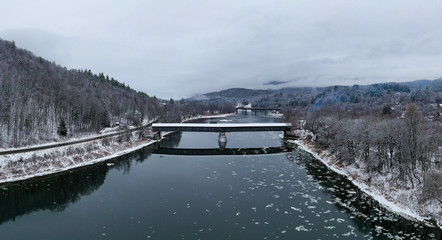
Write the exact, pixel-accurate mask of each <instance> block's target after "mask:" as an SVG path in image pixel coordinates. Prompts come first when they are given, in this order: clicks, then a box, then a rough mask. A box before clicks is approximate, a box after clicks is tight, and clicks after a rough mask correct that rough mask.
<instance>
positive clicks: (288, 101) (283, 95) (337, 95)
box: [199, 78, 442, 107]
mask: <svg viewBox="0 0 442 240" xmlns="http://www.w3.org/2000/svg"><path fill="white" fill-rule="evenodd" d="M394 92H396V93H404V94H405V93H406V94H405V95H410V96H409V97H410V98H413V99H420V100H423V99H422V97H425V96H422V95H426V96H428V95H431V97H430V98H433V99H427V100H425V101H429V102H440V101H441V96H440V95H441V92H442V78H438V79H435V80H416V81H411V82H388V83H377V84H370V85H353V86H341V85H335V86H329V87H299V88H296V87H295V88H281V89H276V90H263V89H257V90H254V89H246V88H230V89H226V90H222V91H219V92H210V93H206V94H203V95H200V96H199V98H200V99H204V101H208V102H213V103H216V102H233V103H252V104H253V105H254V106H266V107H274V106H287V105H289V106H307V105H308V104H323V103H328V104H330V103H339V102H342V103H349V102H350V103H357V102H359V101H368V99H371V98H381V97H385V96H386V95H388V94H390V93H394ZM426 92H427V93H430V94H427V93H426Z"/></svg>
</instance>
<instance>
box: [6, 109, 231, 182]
mask: <svg viewBox="0 0 442 240" xmlns="http://www.w3.org/2000/svg"><path fill="white" fill-rule="evenodd" d="M233 114H235V113H228V114H218V115H206V116H195V117H192V118H189V119H185V120H183V122H184V121H191V120H196V119H208V118H222V117H228V116H231V115H233ZM171 133H172V132H165V133H164V134H162V137H161V139H159V140H142V141H139V144H138V145H135V146H134V145H133V144H136V143H137V141H136V140H135V141H133V142H131V143H132V146H130V147H128V148H125V149H123V150H117V151H116V152H113V153H111V154H110V155H107V156H103V157H98V158H95V159H91V160H86V161H84V162H80V163H75V164H70V165H67V166H64V167H62V168H49V169H46V170H43V171H40V172H39V171H38V170H37V171H36V173H31V174H26V175H25V176H16V177H14V176H12V177H7V178H3V179H0V185H3V184H8V183H15V182H20V181H25V180H30V179H33V178H38V177H44V176H49V175H52V174H57V173H61V172H66V171H69V170H72V169H76V168H81V167H85V166H89V165H93V164H97V163H101V162H106V161H107V160H110V159H113V158H117V157H120V156H123V155H126V154H128V153H131V152H134V151H137V150H140V149H142V148H145V147H148V146H150V145H152V144H155V143H158V142H161V141H162V140H163V139H164V137H165V136H167V135H169V134H171ZM93 142H95V140H94V141H90V142H85V143H76V144H72V145H70V146H75V145H84V144H88V143H93ZM140 142H141V143H140ZM50 144H51V143H50ZM97 144H98V143H97ZM66 147H69V146H60V147H54V148H50V149H45V150H36V151H31V152H26V153H24V154H23V153H16V154H9V155H19V156H20V157H22V155H28V156H29V155H31V154H35V153H36V152H38V151H40V152H42V154H44V155H46V154H47V153H46V152H49V153H53V152H58V150H60V149H61V150H62V151H63V150H64V151H67V150H66V149H63V148H66ZM49 153H48V154H49ZM1 157H3V156H0V158H1ZM64 160H66V159H64ZM11 161H14V160H11ZM17 161H20V160H17ZM48 161H49V160H48Z"/></svg>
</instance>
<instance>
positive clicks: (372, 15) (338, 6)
mask: <svg viewBox="0 0 442 240" xmlns="http://www.w3.org/2000/svg"><path fill="white" fill-rule="evenodd" d="M440 12H442V6H441V5H440V4H439V3H438V1H436V0H429V1H426V2H425V3H422V2H416V3H415V2H410V1H406V2H404V1H399V0H393V1H388V2H382V3H379V2H375V1H352V0H337V1H328V0H313V1H311V0H308V1H307V0H305V1H304V0H299V1H289V0H287V1H284V0H282V1H270V0H269V1H266V0H265V1H252V0H244V1H233V0H232V1H229V0H223V1H203V0H190V1H170V0H165V1H142V0H132V1H124V2H123V1H106V0H97V1H92V2H91V1H86V0H78V1H55V0H37V1H31V2H28V3H26V4H23V3H21V2H19V1H15V0H6V1H5V2H4V3H3V4H2V8H1V9H0V38H3V39H8V40H15V41H16V43H17V45H18V46H19V47H23V48H26V49H28V50H31V51H33V52H35V53H36V54H37V55H41V56H42V57H45V58H47V59H49V60H54V61H56V62H57V63H59V64H61V65H64V66H66V67H68V68H82V69H91V70H92V71H93V72H96V73H98V72H104V73H105V74H108V75H109V76H112V77H114V78H116V79H118V80H120V81H123V82H125V83H127V84H129V85H130V86H131V87H133V88H135V89H137V90H142V91H145V92H147V93H148V94H150V95H157V96H159V97H164V98H170V97H173V98H181V97H188V96H191V95H194V94H198V93H204V92H209V91H216V90H221V89H225V88H229V87H250V88H259V87H260V86H262V85H261V84H262V83H265V82H269V81H271V82H276V83H278V82H287V83H286V84H284V86H325V85H335V84H341V85H343V84H349V85H352V84H365V83H373V82H385V81H409V80H414V79H422V78H428V79H432V78H438V77H440V76H442V70H441V69H440V64H439V63H440V62H442V35H441V34H440V29H442V15H441V14H440ZM11 19H14V21H12V20H11ZM266 86H268V87H271V88H277V87H280V86H278V85H266Z"/></svg>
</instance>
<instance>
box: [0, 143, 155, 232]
mask: <svg viewBox="0 0 442 240" xmlns="http://www.w3.org/2000/svg"><path fill="white" fill-rule="evenodd" d="M151 152H152V148H144V149H141V150H139V151H135V152H132V153H129V154H127V155H124V156H121V157H118V158H115V159H111V160H110V161H108V162H107V163H109V162H111V163H113V164H114V165H112V166H108V164H107V163H101V164H95V165H92V166H87V167H83V168H78V169H74V170H71V171H68V172H64V173H60V174H55V175H51V176H47V177H42V178H37V179H33V180H28V181H23V182H20V183H15V184H3V185H2V188H1V189H0V224H1V223H4V222H7V221H10V220H13V221H14V220H15V218H16V217H18V216H21V215H25V214H28V213H31V212H35V211H39V210H51V211H63V210H64V209H66V207H68V206H69V205H70V204H71V203H75V202H77V201H78V200H80V199H81V198H82V197H83V196H87V195H90V194H92V193H93V192H94V191H96V190H98V189H99V188H100V186H101V185H103V183H104V180H105V179H106V175H107V173H108V171H109V170H110V169H117V170H121V171H123V172H129V171H130V168H131V166H132V164H133V163H134V162H142V161H144V160H145V159H147V158H148V157H149V156H150V155H151Z"/></svg>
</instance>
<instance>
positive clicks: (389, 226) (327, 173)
mask: <svg viewBox="0 0 442 240" xmlns="http://www.w3.org/2000/svg"><path fill="white" fill-rule="evenodd" d="M288 158H289V159H290V160H295V161H296V162H297V163H298V164H300V165H302V166H303V167H305V169H306V171H307V174H308V175H310V176H312V177H313V179H314V180H315V182H317V183H319V184H320V186H322V187H323V189H322V191H323V192H324V193H326V194H329V195H331V197H332V198H333V199H335V200H336V199H338V200H339V199H340V201H337V203H335V206H336V207H337V208H338V210H340V211H345V212H346V213H347V214H349V215H352V216H354V217H353V218H350V219H351V220H352V221H353V222H354V223H355V225H356V226H358V228H359V230H360V231H361V232H363V233H365V234H368V233H371V234H372V236H373V237H374V238H375V239H390V238H389V237H388V236H386V235H384V234H379V233H378V232H376V226H381V227H382V228H383V229H384V230H383V232H385V233H390V234H392V235H393V236H395V235H401V236H407V234H410V235H409V236H420V237H424V238H428V236H429V235H430V234H434V238H435V239H441V238H442V230H440V229H439V228H436V227H429V226H427V225H425V224H423V223H421V222H415V221H411V220H408V219H405V218H404V217H402V216H400V215H397V214H395V213H393V212H390V211H388V210H387V209H385V208H384V207H382V206H381V205H380V204H379V203H378V202H377V201H375V200H374V199H372V198H371V197H370V196H369V195H367V194H365V193H364V192H362V191H361V190H359V189H358V188H357V187H356V186H354V185H353V184H352V183H351V181H349V180H348V179H347V178H346V177H344V176H342V175H340V174H337V173H335V172H333V171H331V170H329V169H328V168H327V167H326V166H325V165H324V164H323V163H321V162H320V161H319V160H317V159H315V158H313V156H311V155H310V154H307V153H306V152H305V151H303V150H300V149H296V150H295V151H293V152H292V153H290V154H289V155H288ZM332 188H333V189H335V190H331V189H332ZM348 191H352V192H355V193H354V194H352V195H351V196H349V192H348ZM430 239H433V238H430Z"/></svg>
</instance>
